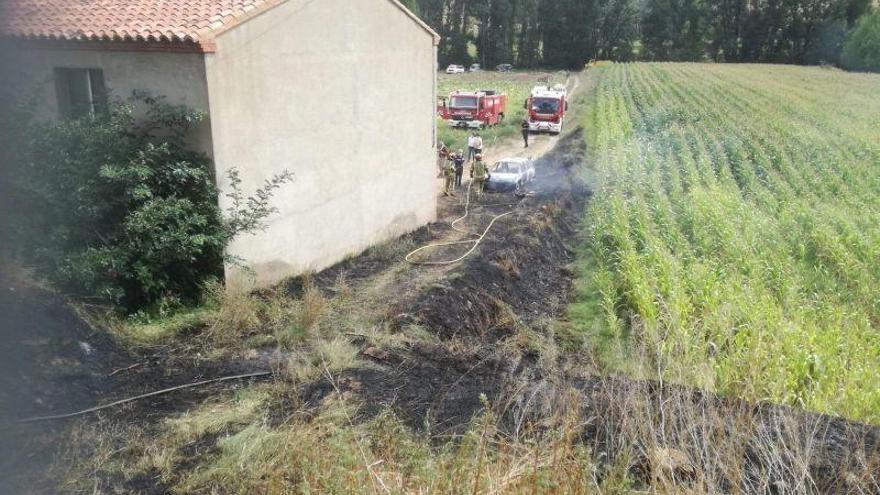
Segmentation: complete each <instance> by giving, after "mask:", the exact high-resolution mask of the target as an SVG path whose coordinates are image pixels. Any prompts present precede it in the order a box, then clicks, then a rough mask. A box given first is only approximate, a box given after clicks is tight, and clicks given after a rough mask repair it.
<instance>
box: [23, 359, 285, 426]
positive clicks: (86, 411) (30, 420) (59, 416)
mask: <svg viewBox="0 0 880 495" xmlns="http://www.w3.org/2000/svg"><path fill="white" fill-rule="evenodd" d="M271 374H272V372H271V371H258V372H256V373H246V374H244V375H235V376H224V377H221V378H213V379H211V380H202V381H199V382H195V383H187V384H184V385H178V386H176V387H171V388H165V389H162V390H157V391H155V392H149V393H146V394H141V395H136V396H134V397H128V398H126V399H121V400H117V401H114V402H111V403H109V404H104V405H103V406H95V407H90V408H88V409H83V410H82V411H76V412H72V413H66V414H54V415H52V416H36V417H33V418H25V419H20V420H18V422H19V423H35V422H38V421H52V420H56V419H66V418H73V417H76V416H82V415H84V414H89V413H93V412H97V411H100V410H102V409H108V408H111V407H115V406H119V405H122V404H126V403H128V402H134V401H136V400H140V399H146V398H147V397H155V396H157V395H162V394H167V393H168V392H173V391H175V390H182V389H185V388H194V387H201V386H203V385H208V384H210V383H218V382H227V381H230V380H243V379H245V378H257V377H264V376H269V375H271Z"/></svg>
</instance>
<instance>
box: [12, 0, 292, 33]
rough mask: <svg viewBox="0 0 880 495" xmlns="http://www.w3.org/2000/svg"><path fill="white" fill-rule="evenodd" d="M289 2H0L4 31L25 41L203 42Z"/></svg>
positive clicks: (116, 0) (251, 0) (201, 0)
mask: <svg viewBox="0 0 880 495" xmlns="http://www.w3.org/2000/svg"><path fill="white" fill-rule="evenodd" d="M284 1H285V0H0V33H2V35H3V36H7V37H14V38H26V39H49V40H84V41H104V40H110V41H161V42H191V43H199V42H203V41H206V40H209V39H211V38H212V37H213V36H215V35H216V34H218V33H219V32H221V31H223V30H225V29H228V28H229V27H231V26H233V25H235V24H238V23H240V22H242V21H243V20H244V19H246V18H248V17H251V16H253V15H255V14H257V13H260V12H262V11H264V10H266V9H268V8H270V7H272V6H274V5H277V4H279V3H281V2H284Z"/></svg>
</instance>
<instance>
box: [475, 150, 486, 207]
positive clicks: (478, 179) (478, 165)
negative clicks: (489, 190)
mask: <svg viewBox="0 0 880 495" xmlns="http://www.w3.org/2000/svg"><path fill="white" fill-rule="evenodd" d="M471 177H473V178H474V184H473V187H474V189H475V190H476V194H477V197H478V198H479V197H482V196H483V188H484V187H486V180H487V179H489V169H488V168H486V163H485V162H483V155H482V154H481V153H477V154H476V156H474V165H473V166H472V167H471Z"/></svg>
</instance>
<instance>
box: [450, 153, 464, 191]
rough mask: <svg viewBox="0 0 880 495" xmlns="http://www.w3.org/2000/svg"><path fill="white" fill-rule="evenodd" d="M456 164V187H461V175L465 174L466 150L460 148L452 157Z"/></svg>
mask: <svg viewBox="0 0 880 495" xmlns="http://www.w3.org/2000/svg"><path fill="white" fill-rule="evenodd" d="M452 163H454V164H455V188H456V189H458V188H459V187H461V176H462V175H464V150H458V153H456V154H455V155H454V156H453V158H452Z"/></svg>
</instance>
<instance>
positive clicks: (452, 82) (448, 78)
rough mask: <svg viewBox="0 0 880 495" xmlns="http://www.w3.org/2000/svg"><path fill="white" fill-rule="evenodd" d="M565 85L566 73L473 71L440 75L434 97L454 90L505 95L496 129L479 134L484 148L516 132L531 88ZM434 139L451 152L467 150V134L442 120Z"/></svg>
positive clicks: (492, 128) (465, 131) (523, 114)
mask: <svg viewBox="0 0 880 495" xmlns="http://www.w3.org/2000/svg"><path fill="white" fill-rule="evenodd" d="M547 78H549V81H550V84H551V85H552V84H557V83H565V81H566V73H564V72H558V73H551V72H507V73H500V72H488V71H487V72H475V73H467V74H452V75H449V74H440V76H439V77H438V86H437V96H438V97H441V96H449V93H451V92H453V91H457V90H464V91H475V90H481V89H492V90H495V91H499V92H502V93H506V94H507V97H508V103H507V115H506V118H505V120H504V121H503V122H501V123H499V124H498V125H497V126H494V127H490V128H487V129H485V130H483V131H481V134H482V136H483V142H484V144H486V145H487V146H491V145H492V143H494V142H497V140H499V139H506V138H509V137H511V136H514V135H516V134H517V133H518V132H519V130H520V127H519V126H520V122H521V121H522V119H524V118H525V117H526V111H525V109H524V108H523V103H524V102H525V101H526V99H527V98H528V97H529V93H530V92H531V90H532V88H533V87H534V86H537V85H539V84H547V82H546V81H547V80H548V79H547ZM437 131H438V132H437V134H438V139H440V141H442V142H443V143H445V144H446V145H447V146H449V147H450V148H452V149H454V150H458V149H464V150H465V151H467V150H466V148H467V136H468V133H469V131H467V130H461V129H451V128H450V127H449V125H448V124H447V122H446V121H444V120H441V119H437Z"/></svg>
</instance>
